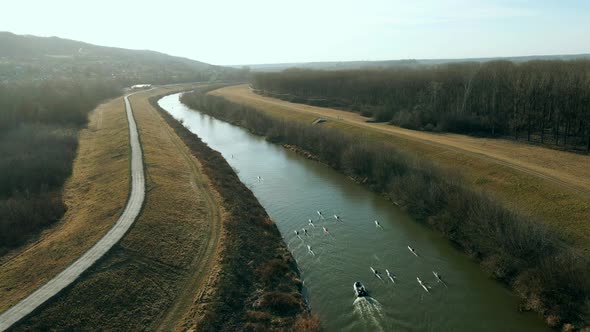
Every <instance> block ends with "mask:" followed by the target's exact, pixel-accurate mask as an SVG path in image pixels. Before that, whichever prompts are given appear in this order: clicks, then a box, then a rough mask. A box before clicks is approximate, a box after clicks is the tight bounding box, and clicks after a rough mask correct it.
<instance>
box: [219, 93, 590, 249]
mask: <svg viewBox="0 0 590 332" xmlns="http://www.w3.org/2000/svg"><path fill="white" fill-rule="evenodd" d="M210 93H211V94H213V95H218V96H223V97H225V98H227V99H228V100H231V101H233V102H237V103H241V104H244V105H248V106H252V107H255V108H257V109H259V110H261V111H264V112H266V113H268V114H270V115H273V116H276V117H281V118H285V119H287V120H293V121H300V122H305V123H311V122H312V121H314V120H315V119H317V118H319V117H323V118H326V119H328V121H327V122H326V123H324V124H322V125H325V126H328V127H334V128H338V129H341V130H343V131H346V132H349V133H351V134H354V135H358V136H359V137H367V138H369V139H371V140H375V141H378V142H384V143H386V144H389V145H391V146H393V147H394V148H396V149H399V150H401V151H406V152H410V153H412V154H415V155H417V156H419V157H424V158H426V159H428V160H431V161H433V162H435V163H436V164H437V165H439V166H441V167H442V168H445V169H448V170H452V171H453V172H456V173H458V174H461V176H462V177H464V179H465V181H466V182H467V183H469V184H470V185H471V186H472V187H473V188H476V189H478V190H482V191H485V192H486V193H491V194H492V195H493V196H494V197H496V198H497V199H499V200H500V201H501V202H502V203H503V204H504V205H505V206H507V207H510V208H511V209H515V210H517V211H520V212H521V213H524V214H527V215H530V216H532V217H533V218H536V219H538V220H540V221H543V222H546V223H548V224H550V225H553V226H556V227H557V229H560V230H562V231H563V233H564V234H563V235H564V237H565V238H566V239H568V240H572V241H574V242H575V244H576V247H578V248H580V250H582V251H584V253H585V254H586V255H588V254H590V225H589V224H588V219H589V217H588V215H590V181H589V179H590V169H589V168H588V167H587V165H588V164H589V162H590V157H588V156H583V155H576V154H572V153H567V152H561V151H556V150H550V149H545V148H542V147H537V146H531V145H523V144H518V143H514V142H511V141H506V140H499V139H498V140H497V139H484V138H473V137H469V136H463V135H456V134H433V133H426V132H418V131H412V130H406V129H402V128H398V127H394V126H391V125H387V124H380V123H370V122H367V121H366V120H367V119H366V118H363V117H361V116H360V115H358V114H356V113H351V112H345V111H339V110H335V109H329V108H322V107H314V106H309V105H303V104H294V103H289V102H285V101H281V100H277V99H273V98H268V97H263V96H260V95H257V94H255V93H253V92H251V91H250V90H249V89H248V87H247V86H246V85H241V86H232V87H227V88H223V89H219V90H215V91H212V92H210ZM564 160H567V162H564Z"/></svg>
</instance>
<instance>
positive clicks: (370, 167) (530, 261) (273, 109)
mask: <svg viewBox="0 0 590 332" xmlns="http://www.w3.org/2000/svg"><path fill="white" fill-rule="evenodd" d="M214 93H215V92H214ZM221 93H222V92H221ZM221 93H219V94H221ZM183 102H185V103H188V104H189V105H192V106H193V107H195V108H197V109H200V110H202V111H205V112H206V113H209V114H212V115H214V116H216V117H219V118H221V119H224V120H227V121H230V122H233V123H236V124H239V125H242V126H244V127H246V128H249V129H250V130H252V131H253V132H255V133H257V134H261V135H265V136H267V138H269V139H270V140H273V141H276V142H280V143H286V144H292V145H296V146H298V147H299V148H300V149H304V150H306V151H309V152H311V153H312V154H314V155H315V156H317V157H319V159H320V160H322V161H323V162H326V163H327V164H329V165H331V166H333V167H335V168H336V169H338V170H340V171H342V172H344V173H347V174H349V175H351V176H353V177H354V178H356V179H358V180H359V181H361V182H364V183H366V184H367V185H369V186H370V187H371V188H372V189H374V190H376V191H378V192H382V193H384V194H386V195H387V196H388V197H389V198H391V199H392V200H394V201H397V202H399V203H400V204H401V205H403V206H404V207H405V208H406V209H407V210H408V212H409V213H410V214H412V215H413V216H414V217H415V218H417V219H418V220H421V221H425V222H428V223H429V224H430V225H432V226H433V227H434V228H436V229H438V230H440V231H441V232H443V233H444V234H445V235H446V236H448V237H449V238H450V239H451V240H452V241H454V242H455V243H457V244H458V245H459V246H461V247H462V248H463V249H464V250H466V251H467V252H469V253H470V254H472V255H473V256H474V257H476V258H478V259H480V260H481V261H482V265H483V266H484V267H485V268H486V269H487V270H489V271H490V272H491V273H492V274H493V275H494V276H495V277H497V278H499V279H501V280H503V281H505V282H507V283H508V284H510V285H511V286H512V287H513V288H514V289H515V291H516V292H517V293H518V294H519V295H520V296H521V297H522V298H523V300H524V303H523V308H524V309H530V310H535V311H538V312H541V313H543V314H544V315H545V316H546V317H547V321H548V323H549V324H551V325H553V326H558V325H561V324H571V323H574V324H576V325H578V326H580V325H581V326H584V325H586V324H587V322H588V308H587V306H588V303H589V302H588V294H589V293H590V284H589V280H590V278H589V277H590V276H589V275H588V263H587V260H586V258H585V257H581V256H580V255H579V254H578V253H577V252H576V250H574V249H572V248H575V247H573V246H571V244H572V243H571V242H570V243H567V242H568V241H564V239H563V238H562V237H560V235H561V234H560V232H558V231H556V229H555V228H554V227H551V226H548V225H551V223H548V225H545V224H543V223H539V222H537V220H535V219H533V218H531V217H529V216H526V215H523V214H521V213H514V212H512V211H511V210H512V207H513V206H515V204H511V205H508V206H507V205H506V204H504V202H503V201H502V200H501V199H497V198H496V197H495V195H490V194H489V193H487V192H485V191H483V190H479V189H478V188H477V187H478V185H479V184H486V183H489V182H492V180H488V181H487V182H486V181H473V182H472V181H470V178H469V177H470V176H473V175H472V174H469V173H468V172H466V171H465V170H461V171H462V173H464V174H465V175H466V176H465V177H463V176H459V175H458V174H457V172H456V171H453V172H450V171H449V169H451V166H452V165H453V163H448V164H446V165H445V164H443V165H442V166H443V167H440V165H439V164H438V163H437V164H436V165H434V164H433V163H432V162H431V161H429V160H426V158H424V157H429V156H435V157H434V158H433V159H435V161H439V160H438V159H437V158H436V157H438V156H441V155H442V156H444V157H443V160H444V158H448V157H449V156H448V155H450V154H453V155H454V156H453V157H454V158H453V157H451V160H453V161H454V163H457V162H459V161H460V162H461V164H460V165H461V166H459V167H458V168H462V167H463V168H466V169H469V167H473V165H476V166H477V165H481V164H483V163H485V162H487V163H490V162H489V161H486V160H482V159H478V158H473V157H471V156H469V155H465V154H460V153H459V152H457V151H447V152H446V153H444V154H441V153H440V151H436V149H433V146H432V145H429V144H423V145H424V146H419V144H417V143H416V142H414V141H410V140H406V141H403V140H400V141H401V142H396V140H394V139H392V137H391V136H386V137H384V136H382V135H384V134H383V133H380V132H371V131H370V130H366V129H364V128H358V127H355V126H354V125H352V124H348V123H344V122H341V121H329V122H327V123H324V124H321V125H317V126H311V125H310V122H311V121H313V120H314V119H315V118H317V116H312V115H310V114H305V113H296V112H289V111H286V110H284V109H281V108H280V107H277V105H276V104H271V105H268V104H263V105H262V107H260V106H259V105H257V108H251V107H244V106H240V105H238V104H235V103H232V102H228V101H227V100H224V99H223V98H219V97H214V96H203V95H198V94H192V95H190V96H188V97H186V98H184V100H183ZM396 143H397V144H398V145H401V146H402V148H399V147H397V146H396ZM400 143H401V144H400ZM415 147H417V151H418V152H419V154H417V153H415V152H414V153H408V151H413V148H415ZM420 148H421V149H420ZM428 149H430V151H425V150H428ZM433 150H434V151H433ZM436 152H438V153H436ZM487 166H488V167H489V168H488V172H490V171H491V170H492V169H493V173H492V174H491V175H495V174H497V177H500V179H501V178H502V177H503V176H507V177H509V178H510V177H511V178H513V179H517V180H518V179H520V177H526V174H524V175H523V174H518V173H516V172H514V169H513V168H510V167H503V166H499V165H497V164H496V165H487ZM504 169H506V171H507V172H506V173H507V174H506V175H504V174H503V171H504ZM489 175H490V174H488V176H489ZM497 177H495V179H497ZM492 179H494V178H492ZM526 180H529V179H526ZM530 180H531V181H535V180H536V181H539V180H538V179H534V178H532V179H530ZM496 181H497V180H496ZM498 182H499V181H498ZM498 182H496V184H498ZM513 183H514V182H513ZM521 183H522V182H521V181H519V182H517V186H518V185H519V184H521ZM505 185H506V184H505ZM529 186H530V184H529ZM474 187H475V188H474ZM539 187H541V186H540V184H539ZM517 189H518V190H519V191H520V192H521V193H526V192H527V190H529V189H531V188H530V187H528V188H526V187H525V188H517ZM523 189H524V190H523ZM516 205H518V204H516ZM562 211H563V209H562ZM574 244H575V245H577V243H574ZM568 326H569V325H568Z"/></svg>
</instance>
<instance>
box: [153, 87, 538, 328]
mask: <svg viewBox="0 0 590 332" xmlns="http://www.w3.org/2000/svg"><path fill="white" fill-rule="evenodd" d="M179 96H180V94H173V95H169V96H166V97H164V98H162V99H160V100H159V104H160V106H161V107H162V108H164V109H165V110H166V111H168V112H169V113H170V114H172V116H174V117H175V118H176V119H179V120H182V121H183V123H184V125H185V126H186V127H187V128H189V129H190V130H191V131H192V132H193V133H195V134H197V135H198V136H199V137H201V139H202V140H203V141H204V142H206V143H207V144H208V145H209V146H211V147H212V148H213V149H215V150H217V151H219V152H221V153H222V154H223V156H224V157H225V159H226V160H227V161H228V162H229V164H230V165H231V166H232V167H233V168H234V170H235V171H236V172H237V174H238V176H239V177H240V179H241V181H242V182H243V183H245V184H246V185H247V186H248V187H249V188H250V189H251V190H252V192H253V193H254V195H255V196H256V198H258V200H259V201H260V203H261V204H262V206H263V207H264V208H265V209H266V211H267V212H268V214H269V215H270V217H271V218H272V219H273V220H274V221H275V223H276V224H277V226H278V228H279V230H280V231H281V234H282V236H283V238H284V240H285V242H286V243H287V245H288V247H289V249H290V250H291V252H292V254H293V256H294V257H295V259H296V260H297V264H298V266H299V269H300V270H301V276H302V279H303V280H304V285H305V295H306V297H307V298H308V301H309V303H310V306H311V309H312V311H313V312H314V313H316V314H318V315H319V317H320V320H321V321H322V325H323V326H324V327H325V328H326V330H327V331H493V332H496V331H550V329H549V328H548V327H546V326H545V325H544V323H543V321H542V320H541V319H540V318H539V317H537V316H536V315H535V314H532V313H520V312H518V299H517V298H516V297H515V296H514V295H513V294H512V293H511V292H510V291H509V290H508V289H506V288H505V287H504V286H503V285H502V284H500V283H498V282H496V281H495V280H493V279H491V278H490V277H489V276H488V275H487V274H486V273H484V272H483V271H482V270H481V268H480V267H479V266H478V264H477V263H476V262H475V261H474V260H472V259H470V258H469V257H467V256H466V255H465V254H464V253H462V252H460V251H459V250H457V249H456V248H454V247H453V246H452V245H451V244H450V242H449V241H448V240H446V239H445V238H443V237H442V236H441V235H440V234H438V233H436V232H434V231H432V230H431V229H429V228H428V227H427V226H424V225H422V224H420V223H417V222H416V221H414V220H412V219H411V218H410V217H409V216H408V215H407V214H406V213H404V212H403V211H402V210H401V209H399V208H398V207H396V206H394V205H393V204H392V203H391V202H389V201H387V200H385V199H384V198H383V197H381V196H379V195H377V194H375V193H373V192H371V191H370V190H368V189H367V188H365V187H363V186H362V185H359V184H357V183H355V182H353V181H352V180H351V179H349V178H347V177H346V176H344V175H342V174H340V173H338V172H336V171H335V170H333V169H332V168H330V167H328V166H326V165H323V164H321V163H318V162H315V161H311V160H308V159H306V158H304V157H302V156H301V155H299V154H297V153H295V152H292V151H290V150H287V149H285V148H283V147H282V146H280V145H275V144H272V143H269V142H267V141H265V140H264V138H262V137H259V136H255V135H252V134H250V133H249V132H248V131H247V130H245V129H243V128H240V127H237V126H234V125H230V124H228V123H225V122H223V121H220V120H217V119H215V118H212V117H210V116H208V115H205V114H202V113H199V112H197V111H194V110H191V109H189V108H188V107H186V106H185V105H183V104H182V103H180V101H179ZM259 177H260V178H259ZM316 211H320V212H322V215H323V218H322V217H320V216H319V215H318V214H317V212H316ZM334 215H337V216H339V217H340V219H341V221H338V220H336V219H335V218H334ZM308 219H312V221H313V223H314V225H315V228H314V227H312V226H310V225H309V222H308ZM375 220H378V221H379V224H380V225H381V227H377V226H376V224H375V222H374V221H375ZM323 227H326V228H327V231H328V233H327V234H326V233H325V232H324V230H323ZM303 228H305V229H306V230H307V231H308V233H309V235H305V234H304V233H303ZM295 230H297V231H299V233H300V235H296V234H295V232H294V231H295ZM308 245H309V246H310V247H311V249H312V252H313V253H312V252H310V251H309V250H308V247H307V246H308ZM408 246H411V247H413V248H414V249H415V250H416V253H417V254H418V257H416V256H415V255H414V254H412V253H411V252H410V250H408ZM370 267H374V268H375V269H376V270H377V271H379V272H381V276H382V279H383V280H381V279H379V278H377V277H376V276H375V275H374V274H373V273H372V272H371V270H370ZM385 269H388V270H389V271H390V272H391V273H392V274H395V276H396V277H395V278H394V280H395V283H393V282H392V281H391V280H389V278H388V277H387V275H386V273H385ZM433 271H436V272H438V273H439V274H440V275H441V276H442V278H443V280H444V281H445V282H446V285H445V284H443V283H441V282H437V279H436V278H435V276H434V275H433ZM417 277H419V278H420V279H421V280H422V281H423V282H424V283H426V284H428V285H430V287H431V288H429V292H426V291H425V290H424V289H423V288H422V287H421V286H420V284H419V283H418V282H417V279H416V278H417ZM357 280H359V281H362V282H363V284H364V285H365V286H366V287H367V289H368V291H369V295H370V297H369V298H362V299H356V300H355V296H354V294H353V283H354V282H355V281H357Z"/></svg>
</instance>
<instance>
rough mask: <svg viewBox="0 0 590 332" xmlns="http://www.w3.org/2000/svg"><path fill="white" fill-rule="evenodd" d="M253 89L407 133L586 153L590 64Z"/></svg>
mask: <svg viewBox="0 0 590 332" xmlns="http://www.w3.org/2000/svg"><path fill="white" fill-rule="evenodd" d="M252 87H253V88H254V90H255V92H257V93H260V94H263V95H268V96H272V97H277V98H281V99H283V100H288V101H291V102H298V103H306V104H311V105H316V106H326V107H335V108H341V109H346V110H351V111H354V112H358V113H360V114H361V115H363V116H366V117H370V118H372V121H377V122H389V123H391V124H394V125H397V126H401V127H404V128H408V129H415V130H425V131H436V132H453V133H461V134H470V135H478V136H487V137H503V138H511V139H514V140H521V141H526V142H530V143H537V144H544V145H551V146H554V147H559V148H561V149H568V150H576V151H580V152H586V153H588V152H590V60H571V61H560V60H534V61H527V62H520V63H515V62H510V61H490V62H483V63H480V62H465V63H449V64H440V65H434V66H421V67H406V68H404V67H399V68H389V69H370V70H343V71H322V70H302V69H288V70H285V71H283V72H280V73H255V74H254V75H253V78H252Z"/></svg>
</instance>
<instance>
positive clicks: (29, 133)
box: [0, 80, 120, 256]
mask: <svg viewBox="0 0 590 332" xmlns="http://www.w3.org/2000/svg"><path fill="white" fill-rule="evenodd" d="M119 87H120V86H118V85H117V84H114V83H113V82H112V81H101V80H53V81H35V82H33V81H29V82H11V83H4V84H0V156H1V157H0V256H1V255H2V254H3V253H5V252H6V251H7V250H9V249H11V248H14V247H16V246H18V245H20V244H22V243H23V242H24V241H26V240H27V239H28V238H30V237H31V236H32V235H33V234H35V233H36V232H38V231H39V230H40V229H41V228H42V227H44V226H46V225H48V224H51V223H52V222H55V221H57V220H59V219H60V218H61V216H62V215H63V213H64V212H65V206H64V204H63V200H62V187H63V184H64V182H65V180H66V179H67V178H68V176H69V175H70V174H71V172H72V164H73V160H74V158H75V156H76V150H77V147H78V130H79V129H80V128H82V127H83V126H85V125H86V122H87V113H88V112H89V111H90V110H92V109H93V108H94V107H95V106H96V105H97V104H98V103H99V102H100V101H101V100H104V99H105V98H109V97H112V96H115V95H117V94H119V93H120V88H119Z"/></svg>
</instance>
